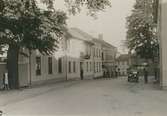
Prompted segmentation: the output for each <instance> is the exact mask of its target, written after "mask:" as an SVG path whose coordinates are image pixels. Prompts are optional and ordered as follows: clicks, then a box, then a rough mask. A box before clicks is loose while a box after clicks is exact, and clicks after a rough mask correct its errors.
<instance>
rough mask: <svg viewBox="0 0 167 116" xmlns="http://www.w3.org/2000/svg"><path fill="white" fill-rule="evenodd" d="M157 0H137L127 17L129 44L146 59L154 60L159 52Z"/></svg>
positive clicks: (132, 49)
mask: <svg viewBox="0 0 167 116" xmlns="http://www.w3.org/2000/svg"><path fill="white" fill-rule="evenodd" d="M155 2H156V0H154V1H151V0H136V4H135V5H134V9H133V10H132V14H131V15H130V16H129V17H127V29H128V31H127V39H126V42H127V46H128V48H129V49H130V51H135V52H136V54H137V55H139V56H140V57H141V58H144V59H151V60H153V58H154V56H155V55H157V54H158V53H159V43H158V38H157V31H156V22H155V17H154V15H153V14H154V13H155V11H154V7H153V6H154V4H155Z"/></svg>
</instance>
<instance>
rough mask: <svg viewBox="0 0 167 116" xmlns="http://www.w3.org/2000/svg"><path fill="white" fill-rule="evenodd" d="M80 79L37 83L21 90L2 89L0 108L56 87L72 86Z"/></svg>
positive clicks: (0, 92)
mask: <svg viewBox="0 0 167 116" xmlns="http://www.w3.org/2000/svg"><path fill="white" fill-rule="evenodd" d="M79 83H80V81H79V80H68V81H61V82H56V83H48V84H42V85H35V86H32V87H27V88H21V89H19V90H9V91H0V109H1V107H4V106H7V105H9V104H14V103H17V102H19V101H24V100H27V99H31V98H33V97H37V96H40V95H42V94H45V93H47V92H51V91H53V90H55V89H58V90H60V89H61V88H62V89H63V88H66V87H70V86H72V85H74V84H79Z"/></svg>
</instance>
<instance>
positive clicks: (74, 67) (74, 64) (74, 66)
mask: <svg viewBox="0 0 167 116" xmlns="http://www.w3.org/2000/svg"><path fill="white" fill-rule="evenodd" d="M73 71H74V73H75V72H76V63H75V61H74V62H73Z"/></svg>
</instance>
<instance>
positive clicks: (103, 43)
mask: <svg viewBox="0 0 167 116" xmlns="http://www.w3.org/2000/svg"><path fill="white" fill-rule="evenodd" d="M100 41H101V43H102V45H103V46H105V47H107V48H116V47H115V46H113V45H111V44H109V43H108V42H106V41H104V40H100Z"/></svg>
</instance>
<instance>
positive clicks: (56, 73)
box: [0, 28, 102, 86]
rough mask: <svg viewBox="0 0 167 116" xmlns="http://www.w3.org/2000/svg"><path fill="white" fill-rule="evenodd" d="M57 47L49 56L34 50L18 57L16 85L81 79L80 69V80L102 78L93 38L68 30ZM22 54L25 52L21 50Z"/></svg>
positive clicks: (98, 54)
mask: <svg viewBox="0 0 167 116" xmlns="http://www.w3.org/2000/svg"><path fill="white" fill-rule="evenodd" d="M58 46H59V47H58V49H57V51H55V53H54V54H53V55H51V56H48V55H42V54H41V53H40V52H38V50H36V51H32V53H31V55H30V57H24V56H22V55H20V56H19V84H20V86H29V85H31V84H40V83H45V82H54V81H62V80H69V79H81V76H82V75H81V70H83V78H84V79H93V78H96V77H99V76H102V64H101V63H102V61H101V45H100V44H99V43H98V42H97V41H96V39H95V38H94V37H92V36H90V35H89V34H87V33H85V32H83V31H81V30H80V29H77V28H71V29H69V30H68V36H66V37H64V38H63V39H60V40H59V44H58ZM22 51H23V52H26V53H28V51H27V50H25V49H23V50H22ZM5 65H6V64H5V63H1V66H2V67H1V66H0V68H3V69H4V71H5V70H6V69H5ZM4 71H1V73H2V74H3V72H4Z"/></svg>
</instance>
